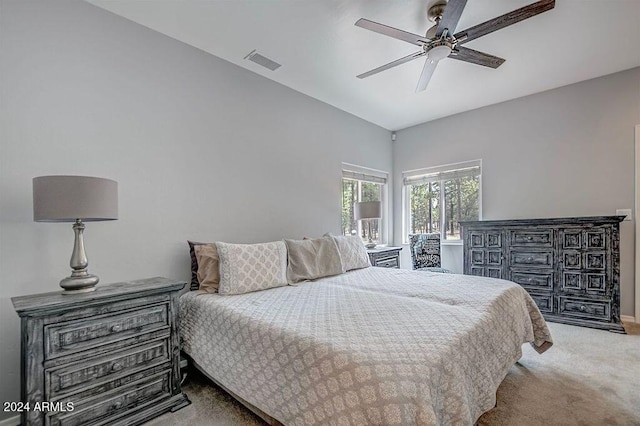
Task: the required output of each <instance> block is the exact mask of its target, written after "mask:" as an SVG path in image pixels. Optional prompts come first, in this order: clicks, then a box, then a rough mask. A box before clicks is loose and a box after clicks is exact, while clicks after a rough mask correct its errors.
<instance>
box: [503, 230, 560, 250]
mask: <svg viewBox="0 0 640 426" xmlns="http://www.w3.org/2000/svg"><path fill="white" fill-rule="evenodd" d="M509 235H510V240H509V241H510V243H511V246H512V247H518V246H520V247H552V246H553V229H522V230H520V229H518V230H513V231H509Z"/></svg>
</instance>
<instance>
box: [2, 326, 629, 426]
mask: <svg viewBox="0 0 640 426" xmlns="http://www.w3.org/2000/svg"><path fill="white" fill-rule="evenodd" d="M620 319H621V320H622V322H636V317H632V316H631V315H620ZM0 426H3V425H2V424H0Z"/></svg>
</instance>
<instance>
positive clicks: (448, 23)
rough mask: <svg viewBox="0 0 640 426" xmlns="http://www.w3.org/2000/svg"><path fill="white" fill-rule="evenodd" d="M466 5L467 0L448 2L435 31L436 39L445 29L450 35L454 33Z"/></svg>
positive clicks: (451, 0) (450, 0)
mask: <svg viewBox="0 0 640 426" xmlns="http://www.w3.org/2000/svg"><path fill="white" fill-rule="evenodd" d="M466 4H467V0H449V1H448V2H447V6H446V7H445V8H444V13H443V14H442V19H441V20H440V23H438V28H437V29H436V37H440V36H441V35H442V32H443V31H444V30H445V29H446V30H448V32H449V34H450V35H451V34H453V33H454V32H455V30H456V26H458V21H459V20H460V16H461V15H462V11H463V10H464V7H465V6H466Z"/></svg>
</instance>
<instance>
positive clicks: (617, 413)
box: [147, 323, 640, 426]
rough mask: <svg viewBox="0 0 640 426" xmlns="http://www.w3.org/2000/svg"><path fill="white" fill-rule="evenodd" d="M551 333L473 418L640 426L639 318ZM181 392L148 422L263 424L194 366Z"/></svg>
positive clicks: (526, 350) (488, 422) (487, 423)
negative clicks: (613, 326)
mask: <svg viewBox="0 0 640 426" xmlns="http://www.w3.org/2000/svg"><path fill="white" fill-rule="evenodd" d="M549 328H550V330H551V334H552V336H553V339H554V345H553V347H552V348H551V349H549V350H548V351H547V352H545V353H544V354H542V355H539V354H538V353H536V352H535V351H534V350H533V349H532V348H531V347H530V346H529V345H524V346H523V356H522V358H521V359H520V361H519V362H518V363H516V364H515V365H514V366H513V367H512V368H511V370H510V371H509V373H508V374H507V376H506V377H505V379H504V381H503V382H502V384H501V385H500V387H499V388H498V393H497V399H498V403H497V406H496V408H494V409H492V410H490V411H488V412H487V413H485V414H484V415H483V416H482V417H480V419H479V420H478V423H477V425H478V426H493V425H500V426H502V425H505V426H506V425H509V426H511V425H516V426H520V425H526V426H535V425H581V426H582V425H585V426H586V425H636V426H638V425H640V324H628V325H626V329H627V333H628V334H627V335H623V334H616V333H611V332H608V331H601V330H594V329H590V328H584V327H574V326H570V325H564V324H555V323H549ZM183 390H184V392H185V393H186V394H187V395H188V396H189V399H191V401H192V404H191V405H189V406H188V407H186V408H183V409H182V410H180V411H177V412H175V413H168V414H165V415H163V416H161V417H158V418H157V419H155V420H153V421H151V422H149V423H147V425H151V426H164V425H167V426H168V425H171V426H173V425H175V426H178V425H190V426H199V425H222V426H226V425H229V426H236V425H238V426H239V425H243V426H244V425H264V422H263V421H262V420H261V419H260V418H259V417H257V416H256V415H254V414H253V413H252V412H250V411H249V410H247V409H246V408H245V407H244V406H242V405H241V404H240V403H238V402H237V401H236V400H235V399H233V398H232V397H231V396H229V395H228V394H227V393H226V392H225V391H223V390H222V389H220V388H219V387H217V386H216V385H214V384H212V383H210V382H209V381H208V380H207V379H206V378H204V377H202V376H201V375H199V374H197V373H191V375H190V377H189V378H188V379H187V383H186V384H185V385H184V386H183Z"/></svg>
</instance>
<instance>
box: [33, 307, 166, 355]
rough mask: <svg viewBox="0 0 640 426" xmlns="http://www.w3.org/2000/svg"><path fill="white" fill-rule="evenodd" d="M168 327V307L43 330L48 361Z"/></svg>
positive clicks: (96, 318)
mask: <svg viewBox="0 0 640 426" xmlns="http://www.w3.org/2000/svg"><path fill="white" fill-rule="evenodd" d="M168 325H169V315H168V305H167V304H161V305H155V306H147V307H145V308H141V309H137V310H133V311H128V312H123V313H120V314H117V315H101V316H98V317H92V318H90V319H87V318H85V319H82V320H76V321H71V322H66V323H62V324H56V325H49V326H46V327H45V330H44V333H45V359H49V358H54V357H58V356H62V355H66V354H68V353H74V352H78V351H81V350H84V349H87V348H92V347H95V346H100V345H106V344H109V343H112V342H115V341H118V340H121V339H125V338H127V337H131V336H132V335H135V334H139V333H144V332H150V331H152V330H156V329H159V328H162V327H168Z"/></svg>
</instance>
